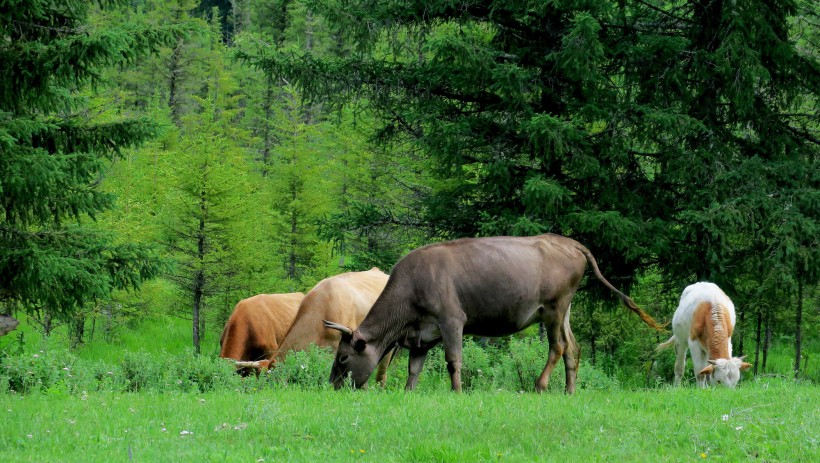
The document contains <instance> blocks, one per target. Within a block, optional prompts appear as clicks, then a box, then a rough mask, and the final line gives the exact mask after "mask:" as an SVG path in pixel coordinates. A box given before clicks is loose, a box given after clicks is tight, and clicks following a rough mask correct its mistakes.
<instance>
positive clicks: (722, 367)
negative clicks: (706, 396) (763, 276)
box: [658, 282, 751, 387]
mask: <svg viewBox="0 0 820 463" xmlns="http://www.w3.org/2000/svg"><path fill="white" fill-rule="evenodd" d="M734 328H735V306H734V304H732V301H731V300H730V299H729V298H728V297H727V296H726V294H724V293H723V291H722V290H721V289H720V288H718V286H717V285H716V284H714V283H707V282H700V283H695V284H692V285H689V286H687V287H686V289H684V290H683V294H681V297H680V304H679V305H678V308H677V310H675V315H674V316H673V317H672V333H673V334H672V337H671V338H669V340H668V341H666V342H664V343H662V344H660V345H658V350H661V349H665V348H667V347H670V346H672V345H674V346H675V354H676V360H675V385H676V386H679V385H680V382H681V378H682V377H683V368H684V366H685V365H686V349H687V348H688V349H689V351H690V352H691V353H692V363H693V364H694V370H695V376H696V377H697V382H698V385H699V386H701V387H705V386H706V384H707V383H706V381H707V380H709V381H710V382H711V383H712V384H715V383H720V384H724V385H726V386H728V387H735V385H737V382H738V380H740V372H741V371H744V370H747V369H748V368H749V367H750V366H751V365H750V364H748V363H746V362H744V361H743V358H742V357H740V358H738V357H732V330H734Z"/></svg>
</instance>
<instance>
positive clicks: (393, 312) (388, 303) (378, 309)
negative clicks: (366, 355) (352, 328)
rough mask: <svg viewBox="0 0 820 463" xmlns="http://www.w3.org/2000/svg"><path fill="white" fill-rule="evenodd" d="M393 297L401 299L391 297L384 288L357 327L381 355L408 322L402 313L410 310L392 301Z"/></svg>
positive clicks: (393, 342)
mask: <svg viewBox="0 0 820 463" xmlns="http://www.w3.org/2000/svg"><path fill="white" fill-rule="evenodd" d="M393 299H397V300H401V298H393V297H391V294H387V291H386V290H385V292H383V293H382V295H381V296H380V297H379V298H378V299H376V302H375V304H373V308H371V309H370V312H369V313H368V314H367V317H365V319H364V320H363V321H362V324H361V325H359V329H358V331H359V333H360V334H361V335H362V337H363V338H364V339H365V340H366V341H367V342H368V344H371V345H373V346H375V347H376V348H377V350H378V351H379V352H381V353H382V355H383V354H384V353H385V352H386V351H387V350H388V349H390V348H392V347H394V345H395V344H396V342H397V341H398V340H399V339H401V334H402V331H403V329H404V327H405V326H406V325H407V322H408V320H405V318H406V317H402V315H403V314H407V313H409V312H410V311H409V310H407V309H406V308H405V307H404V306H403V304H401V303H400V302H394V300H393Z"/></svg>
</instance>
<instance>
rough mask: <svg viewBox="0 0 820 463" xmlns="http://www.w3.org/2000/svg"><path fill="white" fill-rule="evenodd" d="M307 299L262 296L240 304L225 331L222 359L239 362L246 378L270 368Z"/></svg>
mask: <svg viewBox="0 0 820 463" xmlns="http://www.w3.org/2000/svg"><path fill="white" fill-rule="evenodd" d="M304 298H305V295H304V294H302V293H289V294H259V295H256V296H253V297H249V298H247V299H243V300H241V301H239V303H238V304H236V307H235V308H234V310H233V313H232V314H231V316H230V318H228V322H227V323H226V324H225V329H224V330H222V338H221V339H220V340H219V344H220V346H221V351H220V352H219V356H220V357H222V358H228V359H234V360H236V361H237V362H236V366H237V371H238V372H239V373H240V374H242V375H243V376H245V375H247V374H248V373H250V372H251V371H253V372H255V373H257V374H258V373H259V370H262V369H266V368H268V366H269V365H270V362H271V360H272V359H273V358H274V356H275V355H276V353H277V352H278V351H279V348H280V343H281V341H282V340H283V339H284V338H285V334H286V333H287V331H288V329H289V328H290V326H291V324H292V323H293V320H294V318H296V312H297V311H298V310H299V304H300V303H301V302H302V299H304Z"/></svg>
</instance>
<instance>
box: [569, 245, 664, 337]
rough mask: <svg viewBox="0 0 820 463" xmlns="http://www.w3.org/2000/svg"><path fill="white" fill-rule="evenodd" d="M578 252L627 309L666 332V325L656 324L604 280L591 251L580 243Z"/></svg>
mask: <svg viewBox="0 0 820 463" xmlns="http://www.w3.org/2000/svg"><path fill="white" fill-rule="evenodd" d="M578 250H579V251H581V252H582V253H583V254H584V257H586V259H587V262H589V265H590V266H591V267H592V271H593V272H594V273H595V277H596V278H598V281H600V282H601V283H603V284H604V286H606V287H607V288H609V289H610V290H612V291H614V292H615V294H617V295H618V296H619V297H620V298H621V302H622V303H623V304H624V305H625V306H626V307H627V308H629V309H630V310H632V311H633V312H635V313H636V314H638V316H639V317H641V320H643V322H644V323H646V324H647V325H649V326H650V327H652V328H654V329H656V330H658V331H665V330H664V326H666V325H660V324H659V323H658V322H656V321H655V319H653V318H652V317H651V316H650V315H649V314H648V313H646V312H644V311H643V310H642V309H641V308H640V307H638V304H636V303H635V301H633V300H632V299H631V298H630V297H629V296H627V295H626V294H624V293H622V292H620V291H618V289H617V288H615V287H614V286H612V283H610V282H609V281H607V279H606V278H604V276H603V275H602V274H601V270H600V269H599V268H598V262H596V261H595V257H593V255H592V253H591V252H590V251H589V249H587V248H586V247H584V246H583V245H581V244H580V243H579V244H578Z"/></svg>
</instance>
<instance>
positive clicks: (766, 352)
mask: <svg viewBox="0 0 820 463" xmlns="http://www.w3.org/2000/svg"><path fill="white" fill-rule="evenodd" d="M771 343H772V309H771V307H768V306H767V307H766V338H765V339H764V341H763V366H762V367H761V370H763V372H764V373H765V372H766V362H767V360H768V359H769V346H771Z"/></svg>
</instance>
